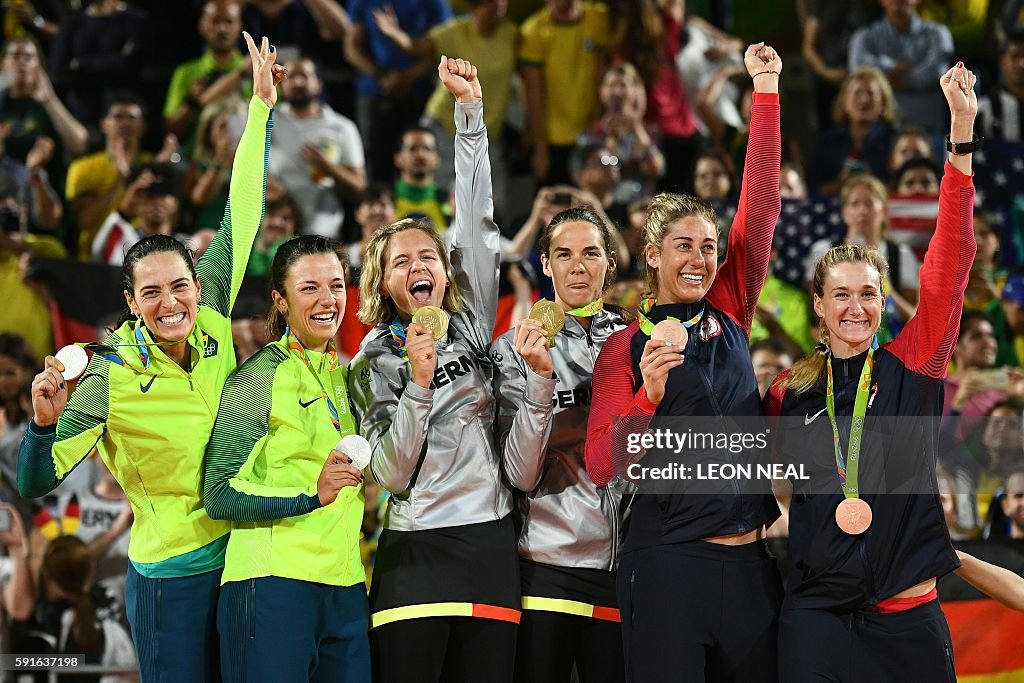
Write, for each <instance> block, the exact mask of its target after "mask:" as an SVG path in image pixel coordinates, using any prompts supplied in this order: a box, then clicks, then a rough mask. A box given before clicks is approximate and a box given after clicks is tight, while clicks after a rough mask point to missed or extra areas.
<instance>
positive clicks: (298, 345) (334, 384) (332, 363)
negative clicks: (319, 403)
mask: <svg viewBox="0 0 1024 683" xmlns="http://www.w3.org/2000/svg"><path fill="white" fill-rule="evenodd" d="M285 340H286V343H287V345H288V350H289V351H294V352H295V355H297V356H298V357H299V358H301V359H302V362H303V363H304V364H305V365H306V367H307V368H308V369H309V371H310V373H312V375H313V378H314V379H316V383H317V384H319V385H320V391H321V392H323V398H324V401H326V402H327V410H328V412H330V414H331V422H332V423H334V428H335V429H337V430H338V431H339V432H340V431H341V420H340V419H339V417H338V408H337V406H336V405H335V403H334V401H332V400H331V396H330V393H329V392H328V391H327V388H326V387H324V383H323V381H322V380H321V379H320V373H319V372H317V371H316V370H315V369H314V368H313V364H312V363H310V362H309V358H308V357H307V356H306V349H305V347H304V346H302V342H300V341H299V339H298V337H296V336H295V333H294V332H292V329H291V328H290V327H289V328H287V329H286V330H285ZM324 357H325V358H326V359H327V370H328V372H329V373H330V376H331V388H332V389H333V390H334V395H335V396H344V395H345V383H344V381H341V382H339V381H338V380H339V377H338V370H339V367H338V350H337V349H336V348H335V347H334V340H333V339H332V340H331V341H329V342H327V351H325V352H324ZM346 409H347V406H346Z"/></svg>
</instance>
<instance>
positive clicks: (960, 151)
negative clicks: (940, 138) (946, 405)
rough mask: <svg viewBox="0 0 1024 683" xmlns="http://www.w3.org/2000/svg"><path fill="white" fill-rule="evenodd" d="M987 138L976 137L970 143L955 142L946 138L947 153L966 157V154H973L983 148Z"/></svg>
mask: <svg viewBox="0 0 1024 683" xmlns="http://www.w3.org/2000/svg"><path fill="white" fill-rule="evenodd" d="M984 142H985V138H983V137H979V136H978V135H975V136H974V139H973V140H971V141H970V142H953V141H952V140H950V139H949V136H948V135H947V136H946V151H947V152H952V153H953V154H954V155H956V156H964V155H966V154H973V153H974V152H977V151H978V150H979V149H981V148H982V146H983V143H984Z"/></svg>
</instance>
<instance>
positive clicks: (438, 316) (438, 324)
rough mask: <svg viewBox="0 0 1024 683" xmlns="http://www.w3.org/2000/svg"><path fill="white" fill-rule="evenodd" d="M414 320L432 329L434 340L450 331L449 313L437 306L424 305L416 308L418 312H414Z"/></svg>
mask: <svg viewBox="0 0 1024 683" xmlns="http://www.w3.org/2000/svg"><path fill="white" fill-rule="evenodd" d="M412 321H413V322H414V323H416V324H417V325H420V326H421V327H425V328H427V329H428V330H430V334H431V335H432V336H433V337H434V341H437V340H438V339H440V338H441V337H443V336H444V335H445V333H446V332H448V314H447V313H445V312H444V311H443V310H441V309H440V308H438V307H437V306H424V307H422V308H418V309H416V312H415V313H413V314H412Z"/></svg>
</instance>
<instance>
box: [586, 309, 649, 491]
mask: <svg viewBox="0 0 1024 683" xmlns="http://www.w3.org/2000/svg"><path fill="white" fill-rule="evenodd" d="M639 329H640V326H639V325H638V324H637V323H635V322H634V323H633V324H631V325H630V326H629V327H627V328H625V329H623V330H619V331H618V332H616V333H614V334H613V335H612V336H610V337H609V338H608V341H606V342H605V343H604V347H602V348H601V354H600V355H599V356H598V357H597V365H596V366H595V367H594V382H593V390H592V391H593V393H592V396H591V399H590V420H589V422H588V423H587V447H586V461H587V474H588V475H590V479H591V481H593V482H594V483H595V484H597V485H598V486H606V485H607V484H608V482H609V481H611V480H612V478H613V477H614V476H615V475H616V474H619V472H618V471H616V469H618V468H617V467H616V463H617V461H618V460H621V462H618V465H619V467H620V468H622V469H624V468H625V466H626V461H625V458H623V457H620V458H619V459H616V458H614V456H615V454H616V453H615V451H616V448H615V441H614V438H613V436H614V435H613V434H612V429H613V427H614V426H615V419H616V418H617V417H631V418H634V420H633V421H631V424H630V426H629V428H630V431H641V430H646V429H647V425H648V424H649V423H650V421H651V417H652V416H653V415H654V409H655V408H656V407H657V405H656V404H654V403H651V402H650V401H649V400H648V399H647V391H646V390H645V389H644V387H642V386H641V387H640V391H638V392H636V394H634V393H633V379H634V375H633V359H632V357H631V356H630V352H629V342H630V340H631V339H632V338H633V335H635V334H636V333H637V330H639ZM619 455H620V456H623V455H625V454H624V453H620V454H619Z"/></svg>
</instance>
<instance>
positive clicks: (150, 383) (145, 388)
mask: <svg viewBox="0 0 1024 683" xmlns="http://www.w3.org/2000/svg"><path fill="white" fill-rule="evenodd" d="M155 379H156V375H153V376H152V377H150V378H149V381H148V382H146V383H145V384H143V383H142V382H139V389H142V393H146V392H147V391H149V388H150V387H151V386H153V380H155Z"/></svg>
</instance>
